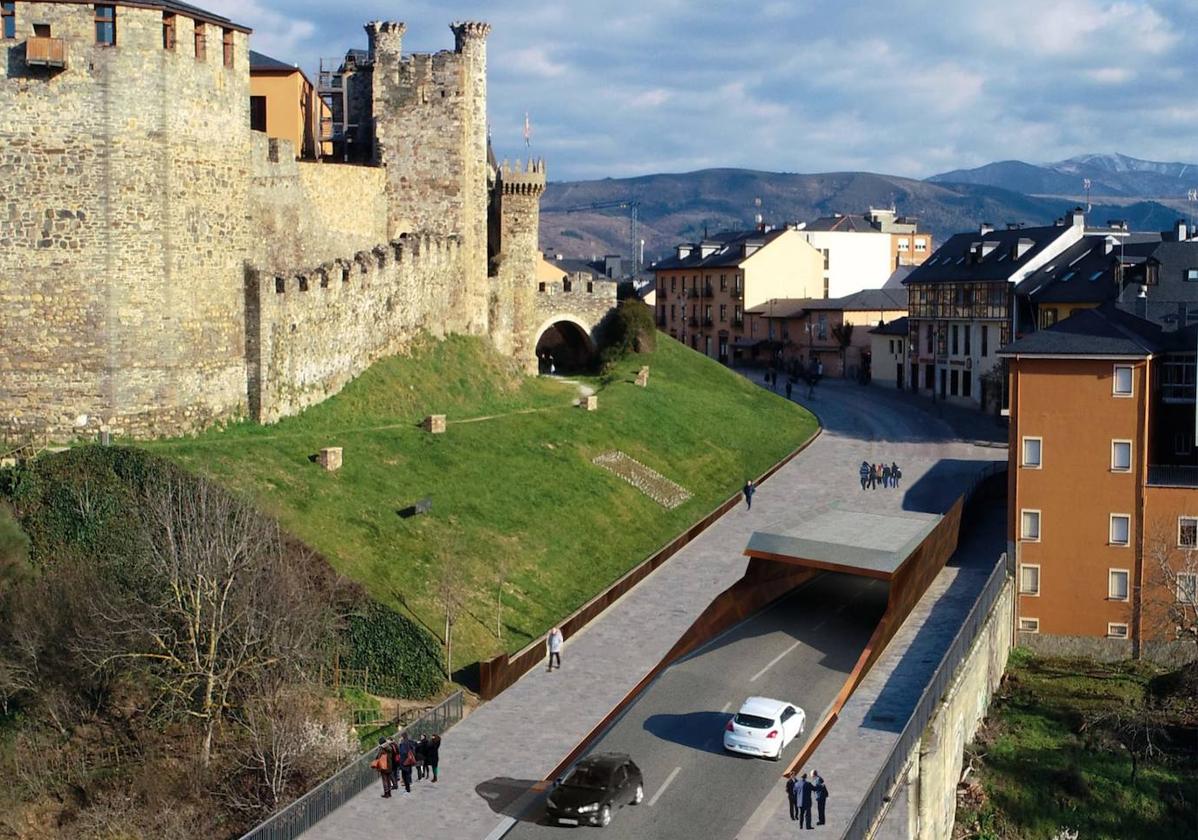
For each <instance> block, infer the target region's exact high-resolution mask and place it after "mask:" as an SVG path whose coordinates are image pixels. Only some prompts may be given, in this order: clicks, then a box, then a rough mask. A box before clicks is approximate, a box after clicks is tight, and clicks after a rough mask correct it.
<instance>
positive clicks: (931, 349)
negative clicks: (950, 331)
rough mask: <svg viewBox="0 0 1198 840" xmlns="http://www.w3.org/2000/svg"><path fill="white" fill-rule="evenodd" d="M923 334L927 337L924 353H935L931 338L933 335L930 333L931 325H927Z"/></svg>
mask: <svg viewBox="0 0 1198 840" xmlns="http://www.w3.org/2000/svg"><path fill="white" fill-rule="evenodd" d="M924 334H925V336H926V337H927V344H926V347H927V351H926V352H928V353H934V352H935V344H934V343H933V342H934V337H933V333H932V325H931V324H928V325H927V327H926V328H925V329H924Z"/></svg>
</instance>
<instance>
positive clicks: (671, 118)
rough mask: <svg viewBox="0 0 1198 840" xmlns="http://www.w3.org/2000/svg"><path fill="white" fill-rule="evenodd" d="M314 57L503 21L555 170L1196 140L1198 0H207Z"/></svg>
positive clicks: (275, 42) (512, 132)
mask: <svg viewBox="0 0 1198 840" xmlns="http://www.w3.org/2000/svg"><path fill="white" fill-rule="evenodd" d="M193 2H197V3H199V4H200V5H202V6H205V7H207V8H210V9H212V10H213V11H218V12H221V13H224V14H227V15H229V16H230V17H232V18H234V19H235V20H237V21H238V22H240V23H244V24H246V25H249V26H252V27H253V28H254V30H255V31H254V36H253V46H254V48H255V49H257V50H259V51H261V52H265V53H267V54H269V55H272V56H274V57H275V58H278V59H281V60H285V61H291V62H296V63H299V64H300V65H301V66H303V67H304V68H305V69H308V70H312V69H313V68H315V67H316V65H317V63H318V59H319V58H320V57H321V56H325V57H331V56H337V55H341V54H343V53H344V51H345V50H346V49H347V48H349V47H365V43H366V36H365V32H364V31H363V29H362V24H363V23H364V22H366V21H368V20H374V19H385V20H402V21H404V22H406V23H407V35H406V36H405V39H404V51H405V52H409V51H413V52H430V51H436V50H440V49H449V48H452V46H453V36H452V33H451V32H450V31H449V28H448V26H447V24H448V23H449V21H450V20H454V19H468V20H485V21H488V22H489V23H491V24H492V25H493V29H492V32H491V37H490V39H489V40H488V61H489V67H490V73H489V85H490V87H489V116H490V122H491V131H492V137H493V140H494V144H495V148H496V153H497V154H498V155H499V156H500V157H516V156H517V155H521V156H522V155H523V154H524V144H523V140H522V137H521V127H522V125H523V121H524V114H525V112H528V113H529V114H530V115H531V120H532V123H533V132H534V134H533V151H534V153H536V154H538V155H541V156H543V157H545V158H546V159H547V161H548V163H549V167H550V177H551V178H552V179H553V180H566V179H583V178H601V177H606V176H613V177H619V176H626V175H639V174H648V173H654V172H680V171H689V170H692V169H701V168H705V167H713V166H737V167H751V168H756V169H768V170H777V171H787V172H827V171H838V170H868V171H872V172H884V173H888V174H894V175H906V176H912V177H925V176H927V175H931V174H933V173H936V172H941V171H945V170H949V169H955V168H960V167H970V166H977V165H979V164H982V163H987V162H989V161H993V160H1005V159H1010V158H1017V159H1021V160H1027V161H1031V162H1045V161H1055V160H1060V159H1063V158H1066V157H1070V156H1072V155H1074V154H1080V153H1084V152H1122V153H1124V154H1128V155H1132V156H1133V157H1140V158H1147V159H1150V160H1163V161H1194V160H1195V159H1196V158H1198V143H1196V139H1198V85H1196V79H1198V57H1196V55H1198V54H1196V53H1195V52H1194V46H1193V45H1194V36H1195V35H1198V22H1196V21H1198V0H1002V2H998V3H973V2H968V3H965V2H959V0H957V1H956V2H954V0H900V2H881V0H851V1H850V2H831V1H830V0H787V1H786V2H773V0H759V1H758V2H755V3H750V2H730V0H718V1H717V0H639V2H637V0H589V1H586V2H584V1H582V0H558V2H553V0H548V2H547V0H490V2H477V0H440V2H430V1H429V0H412V2H397V0H340V2H337V0H193Z"/></svg>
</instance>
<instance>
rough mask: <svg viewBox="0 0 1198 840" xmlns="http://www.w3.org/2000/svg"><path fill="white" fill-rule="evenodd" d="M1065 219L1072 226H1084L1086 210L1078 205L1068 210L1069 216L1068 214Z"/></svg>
mask: <svg viewBox="0 0 1198 840" xmlns="http://www.w3.org/2000/svg"><path fill="white" fill-rule="evenodd" d="M1067 221H1068V222H1069V224H1071V225H1073V227H1085V226H1086V211H1085V210H1083V209H1081V208H1080V207H1074V208H1073V209H1072V210H1070V211H1069V216H1068V219H1067Z"/></svg>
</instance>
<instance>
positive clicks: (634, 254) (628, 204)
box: [548, 198, 641, 280]
mask: <svg viewBox="0 0 1198 840" xmlns="http://www.w3.org/2000/svg"><path fill="white" fill-rule="evenodd" d="M587 210H627V211H628V247H629V255H630V257H631V259H632V277H633V279H634V280H636V279H640V276H641V242H640V235H641V203H640V202H639V201H637V200H636V199H635V198H627V199H623V200H621V201H597V202H595V203H593V204H580V205H578V206H576V207H562V208H554V209H552V210H550V211H548V212H551V213H582V212H584V211H587Z"/></svg>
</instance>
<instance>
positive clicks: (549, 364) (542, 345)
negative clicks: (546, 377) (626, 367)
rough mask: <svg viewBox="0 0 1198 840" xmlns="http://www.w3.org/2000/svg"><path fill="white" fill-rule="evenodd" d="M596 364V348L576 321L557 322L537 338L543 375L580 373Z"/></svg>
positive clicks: (539, 366)
mask: <svg viewBox="0 0 1198 840" xmlns="http://www.w3.org/2000/svg"><path fill="white" fill-rule="evenodd" d="M594 364H595V345H594V342H592V341H591V337H590V336H589V335H587V332H586V330H584V329H583V328H582V327H580V326H579V325H578V324H576V323H574V321H566V320H561V321H554V322H553V323H552V324H550V325H549V326H548V327H546V328H545V330H544V331H543V332H542V333H541V335H540V336H539V337H538V338H537V367H538V369H539V371H540V372H541V373H564V374H570V373H581V372H584V371H587V370H590V369H591V368H592V367H594Z"/></svg>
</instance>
